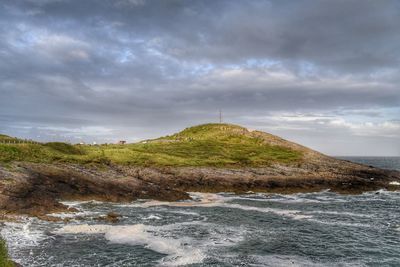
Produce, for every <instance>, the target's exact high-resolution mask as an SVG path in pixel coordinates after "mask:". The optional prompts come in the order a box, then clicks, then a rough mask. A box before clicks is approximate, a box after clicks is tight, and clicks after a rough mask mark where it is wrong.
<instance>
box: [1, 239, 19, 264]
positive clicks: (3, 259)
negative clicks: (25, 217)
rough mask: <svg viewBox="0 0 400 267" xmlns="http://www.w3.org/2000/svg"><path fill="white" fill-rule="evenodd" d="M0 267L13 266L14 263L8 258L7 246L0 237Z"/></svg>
mask: <svg viewBox="0 0 400 267" xmlns="http://www.w3.org/2000/svg"><path fill="white" fill-rule="evenodd" d="M0 266H2V267H14V266H15V265H14V263H13V262H12V261H11V260H10V258H9V257H8V250H7V244H6V242H5V241H4V239H2V238H1V237H0Z"/></svg>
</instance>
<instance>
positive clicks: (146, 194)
mask: <svg viewBox="0 0 400 267" xmlns="http://www.w3.org/2000/svg"><path fill="white" fill-rule="evenodd" d="M393 181H400V172H397V171H390V170H382V169H378V168H374V167H369V166H364V165H360V164H355V163H351V162H347V161H342V160H337V159H333V158H329V157H326V156H323V155H320V156H318V157H314V158H313V160H308V161H307V162H304V163H301V164H298V165H290V166H289V165H271V166H268V167H263V168H237V169H234V168H231V169H226V168H210V167H135V166H121V165H98V166H93V165H90V166H83V165H74V164H38V163H20V162H19V163H18V162H16V163H12V164H9V165H8V166H7V167H4V166H3V167H0V210H1V211H2V212H3V214H27V215H31V216H37V217H39V218H40V217H41V218H46V217H45V215H46V214H48V213H51V212H59V211H68V210H69V209H68V207H67V206H65V205H63V204H61V203H60V202H59V201H60V200H99V201H111V202H127V201H133V200H136V199H146V198H151V199H157V200H163V201H177V200H184V199H188V198H189V195H188V194H187V193H186V192H188V191H199V192H220V191H225V192H226V191H232V192H238V193H240V192H247V191H253V192H279V193H293V192H310V191H318V190H323V189H331V190H332V191H337V192H341V193H360V192H363V191H368V190H377V189H381V188H386V189H388V190H391V189H397V188H396V186H395V185H391V184H390V183H391V182H393ZM392 184H393V183H392ZM71 211H72V210H71Z"/></svg>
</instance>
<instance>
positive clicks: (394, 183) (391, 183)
mask: <svg viewBox="0 0 400 267" xmlns="http://www.w3.org/2000/svg"><path fill="white" fill-rule="evenodd" d="M389 184H390V185H398V186H400V183H399V182H397V181H393V182H390V183H389Z"/></svg>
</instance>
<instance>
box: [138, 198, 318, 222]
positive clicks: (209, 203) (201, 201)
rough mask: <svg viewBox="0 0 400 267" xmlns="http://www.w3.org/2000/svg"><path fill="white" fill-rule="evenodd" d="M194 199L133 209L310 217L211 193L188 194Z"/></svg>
mask: <svg viewBox="0 0 400 267" xmlns="http://www.w3.org/2000/svg"><path fill="white" fill-rule="evenodd" d="M190 194H191V196H192V197H194V199H195V201H185V202H165V201H156V200H152V201H148V202H144V203H136V204H134V205H135V207H141V208H149V207H155V206H170V207H222V208H231V209H241V210H245V211H257V212H263V213H273V214H276V215H280V216H286V217H290V218H292V219H295V220H301V219H306V218H311V217H312V216H311V215H304V214H301V212H300V211H298V210H284V209H277V208H264V207H254V206H247V205H241V204H234V203H228V201H231V200H234V199H236V197H230V196H229V197H227V196H222V195H219V194H211V193H193V192H191V193H190Z"/></svg>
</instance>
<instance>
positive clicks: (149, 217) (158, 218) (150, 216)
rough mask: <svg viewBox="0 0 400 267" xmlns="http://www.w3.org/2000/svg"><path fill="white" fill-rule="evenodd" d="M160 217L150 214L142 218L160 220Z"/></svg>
mask: <svg viewBox="0 0 400 267" xmlns="http://www.w3.org/2000/svg"><path fill="white" fill-rule="evenodd" d="M161 219H162V218H161V217H160V216H158V215H154V214H150V215H149V216H147V217H144V218H143V220H161Z"/></svg>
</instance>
